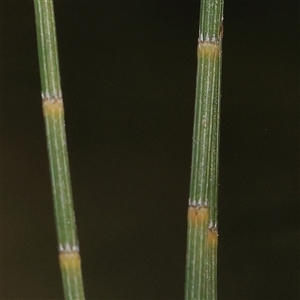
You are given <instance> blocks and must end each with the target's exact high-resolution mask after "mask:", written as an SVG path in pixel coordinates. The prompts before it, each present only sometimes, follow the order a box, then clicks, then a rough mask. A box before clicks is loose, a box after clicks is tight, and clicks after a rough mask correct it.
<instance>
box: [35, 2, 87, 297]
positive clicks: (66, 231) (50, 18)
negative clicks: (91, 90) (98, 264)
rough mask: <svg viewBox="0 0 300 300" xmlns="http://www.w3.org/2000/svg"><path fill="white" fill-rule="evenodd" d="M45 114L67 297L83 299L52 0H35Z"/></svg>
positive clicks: (61, 263)
mask: <svg viewBox="0 0 300 300" xmlns="http://www.w3.org/2000/svg"><path fill="white" fill-rule="evenodd" d="M34 8H35V19H36V28H37V42H38V54H39V65H40V76H41V86H42V101H43V114H44V120H45V127H46V136H47V146H48V154H49V163H50V173H51V182H52V191H53V202H54V211H55V220H56V229H57V236H58V251H59V262H60V267H61V272H62V278H63V287H64V295H65V299H68V300H75V299H76V300H82V299H84V292H83V282H82V275H81V264H80V255H79V246H78V240H77V232H76V223H75V216H74V209H73V199H72V189H71V179H70V170H69V161H68V152H67V144H66V133H65V126H64V125H65V121H64V107H63V99H62V92H61V86H60V75H59V63H58V52H57V42H56V29H55V19H54V9H53V1H52V0H34Z"/></svg>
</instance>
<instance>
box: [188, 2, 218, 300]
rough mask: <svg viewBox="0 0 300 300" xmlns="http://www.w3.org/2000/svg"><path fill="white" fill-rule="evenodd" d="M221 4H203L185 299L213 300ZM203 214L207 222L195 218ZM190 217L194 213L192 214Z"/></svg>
mask: <svg viewBox="0 0 300 300" xmlns="http://www.w3.org/2000/svg"><path fill="white" fill-rule="evenodd" d="M222 20H223V1H222V0H203V1H202V2H201V6H200V22H199V39H198V47H197V57H198V66H197V78H196V100H195V115H194V129H193V148H192V167H191V181H190V195H189V209H188V242H187V262H186V283H185V299H186V300H192V299H193V300H194V299H200V300H202V299H208V300H214V299H217V286H216V285H217V241H218V229H217V190H218V168H219V167H218V163H219V161H218V157H219V115H220V84H221V52H222V47H221V46H222V36H223V25H222ZM204 211H205V213H206V214H207V218H199V217H195V216H199V215H201V216H202V215H203V213H204ZM191 212H193V213H191Z"/></svg>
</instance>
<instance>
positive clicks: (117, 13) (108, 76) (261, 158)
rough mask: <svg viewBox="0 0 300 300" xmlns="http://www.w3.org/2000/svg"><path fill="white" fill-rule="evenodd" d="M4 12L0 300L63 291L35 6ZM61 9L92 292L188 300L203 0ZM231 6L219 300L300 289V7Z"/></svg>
mask: <svg viewBox="0 0 300 300" xmlns="http://www.w3.org/2000/svg"><path fill="white" fill-rule="evenodd" d="M1 10H2V11H1V15H2V24H1V27H2V28H1V29H2V44H1V52H2V53H1V109H2V115H1V125H2V133H1V151H2V153H1V155H2V169H1V171H2V174H1V175H2V176H1V180H2V181H1V186H2V189H1V218H2V228H1V259H2V260H1V262H2V266H1V280H2V282H1V297H2V298H1V299H62V288H61V282H60V273H59V268H58V261H57V250H56V249H57V246H56V235H55V226H54V217H53V209H52V199H51V189H50V178H49V172H48V162H47V152H46V141H45V135H44V123H43V118H42V109H41V99H40V82H39V80H40V78H39V68H38V60H37V49H36V34H35V23H34V10H33V3H32V1H27V0H26V1H25V0H23V1H3V2H2V9H1ZM55 12H56V22H57V30H58V46H59V56H60V66H61V76H62V88H63V95H64V100H65V109H66V125H67V126H66V129H67V137H68V147H69V155H70V164H71V172H72V182H73V189H74V200H75V209H76V217H77V223H78V232H79V238H80V245H81V248H80V249H81V256H82V266H83V274H84V280H85V289H86V296H87V299H183V295H184V276H185V274H184V272H185V248H186V212H187V203H188V190H189V179H190V161H191V145H192V125H193V110H194V95H195V75H196V46H197V37H198V18H199V3H198V2H197V1H180V2H171V1H100V0H99V1H62V0H60V1H55ZM224 15H225V20H224V46H223V86H222V116H221V118H222V121H221V165H220V191H219V194H220V196H219V233H220V236H219V299H285V300H286V299H299V253H300V252H299V250H300V249H299V67H300V64H299V53H300V52H299V50H300V49H299V28H300V27H299V2H298V1H258V0H257V1H230V0H228V1H226V3H225V11H224Z"/></svg>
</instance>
